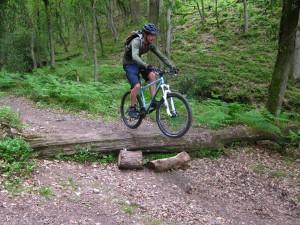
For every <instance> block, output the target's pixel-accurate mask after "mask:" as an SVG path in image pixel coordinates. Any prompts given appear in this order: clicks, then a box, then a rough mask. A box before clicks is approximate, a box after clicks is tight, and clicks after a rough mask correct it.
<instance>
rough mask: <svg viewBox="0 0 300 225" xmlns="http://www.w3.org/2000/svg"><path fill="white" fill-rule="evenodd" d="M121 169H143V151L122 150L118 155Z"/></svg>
mask: <svg viewBox="0 0 300 225" xmlns="http://www.w3.org/2000/svg"><path fill="white" fill-rule="evenodd" d="M118 167H119V169H143V153H142V152H141V151H127V150H126V149H124V150H121V151H120V153H119V157H118Z"/></svg>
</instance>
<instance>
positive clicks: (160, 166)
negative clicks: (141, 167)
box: [147, 152, 191, 172]
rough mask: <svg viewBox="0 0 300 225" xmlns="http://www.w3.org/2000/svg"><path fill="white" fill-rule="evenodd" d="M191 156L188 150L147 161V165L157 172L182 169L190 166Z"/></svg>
mask: <svg viewBox="0 0 300 225" xmlns="http://www.w3.org/2000/svg"><path fill="white" fill-rule="evenodd" d="M190 160H191V157H190V156H189V154H188V153H186V152H181V153H179V154H177V155H176V156H174V157H170V158H165V159H157V160H153V161H150V162H149V163H147V167H148V168H150V169H153V170H155V171H156V172H162V171H167V170H171V169H180V168H186V167H188V163H189V161H190Z"/></svg>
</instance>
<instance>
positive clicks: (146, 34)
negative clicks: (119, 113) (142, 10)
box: [123, 23, 177, 118]
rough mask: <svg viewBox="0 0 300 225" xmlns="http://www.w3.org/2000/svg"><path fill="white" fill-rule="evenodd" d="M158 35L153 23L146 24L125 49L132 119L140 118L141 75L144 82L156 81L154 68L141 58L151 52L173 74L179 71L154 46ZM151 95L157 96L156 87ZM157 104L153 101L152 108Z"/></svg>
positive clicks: (125, 66)
mask: <svg viewBox="0 0 300 225" xmlns="http://www.w3.org/2000/svg"><path fill="white" fill-rule="evenodd" d="M157 34H158V29H157V28H156V26H155V25H154V24H153V23H146V24H145V25H144V27H143V29H142V32H141V34H140V35H138V36H137V37H135V38H133V39H132V41H131V42H130V43H129V44H128V47H126V48H125V53H124V58H123V68H124V70H125V72H126V77H127V79H128V81H129V83H130V85H131V93H130V108H129V113H128V114H129V116H130V117H131V118H138V117H139V111H138V110H137V108H136V105H135V102H136V96H137V94H138V93H139V91H140V88H141V83H140V76H139V73H141V75H142V77H143V79H144V80H146V81H149V82H152V81H155V79H156V78H155V72H154V69H155V68H154V67H153V66H152V65H150V64H148V63H146V62H145V61H143V59H142V58H141V55H143V54H145V53H147V52H148V51H149V50H150V51H152V52H153V53H154V54H155V55H156V56H157V57H158V58H159V59H160V60H161V61H162V62H163V63H164V64H165V65H166V66H168V67H169V68H170V70H172V72H173V73H177V69H176V67H175V66H174V64H173V63H172V62H171V61H170V60H169V59H168V58H167V57H166V56H165V55H163V54H162V53H161V52H160V51H159V50H158V49H157V47H156V46H155V45H154V44H153V43H154V42H155V39H156V35H157ZM150 93H151V96H152V97H153V96H154V95H155V85H152V86H151V87H150ZM156 105H157V102H156V101H153V103H152V104H151V107H156Z"/></svg>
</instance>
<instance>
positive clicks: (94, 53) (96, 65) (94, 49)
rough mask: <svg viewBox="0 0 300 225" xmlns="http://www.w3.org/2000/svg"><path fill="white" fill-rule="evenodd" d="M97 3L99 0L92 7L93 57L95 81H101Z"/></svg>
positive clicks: (94, 0) (94, 1) (95, 0)
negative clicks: (98, 54)
mask: <svg viewBox="0 0 300 225" xmlns="http://www.w3.org/2000/svg"><path fill="white" fill-rule="evenodd" d="M96 2H97V0H93V6H92V15H93V55H94V78H95V81H98V80H99V72H98V60H97V38H96V30H97V22H96Z"/></svg>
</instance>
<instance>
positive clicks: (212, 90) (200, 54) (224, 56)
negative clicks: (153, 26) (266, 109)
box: [172, 1, 300, 111]
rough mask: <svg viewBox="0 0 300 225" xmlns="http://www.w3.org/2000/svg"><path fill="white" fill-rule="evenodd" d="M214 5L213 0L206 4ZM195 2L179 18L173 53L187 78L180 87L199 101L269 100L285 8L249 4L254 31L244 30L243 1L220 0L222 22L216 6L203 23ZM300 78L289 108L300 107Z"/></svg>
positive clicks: (294, 85) (288, 101)
mask: <svg viewBox="0 0 300 225" xmlns="http://www.w3.org/2000/svg"><path fill="white" fill-rule="evenodd" d="M206 5H207V7H208V5H211V6H213V3H212V2H210V3H209V2H207V3H206ZM194 6H195V4H194V3H193V2H191V3H190V4H184V5H183V6H182V8H181V9H179V10H180V11H181V12H183V13H184V12H194V13H193V14H188V15H187V16H178V17H174V23H175V24H176V25H177V26H175V28H174V29H175V31H174V41H173V43H172V51H173V54H172V57H173V60H174V61H175V62H176V63H177V65H178V67H179V68H180V69H181V70H180V71H181V73H182V76H181V77H180V79H178V80H177V81H175V82H174V85H175V86H176V87H177V88H178V89H179V90H180V92H182V93H186V94H188V95H189V96H193V97H194V98H196V99H201V100H203V99H207V98H217V99H220V100H223V101H226V102H239V103H247V104H256V105H257V104H264V103H265V101H266V98H267V94H268V86H269V84H270V81H271V76H272V72H273V68H274V63H275V59H276V54H277V42H278V41H277V39H278V28H279V19H280V13H281V7H280V6H275V7H274V8H273V9H268V8H265V7H264V6H263V7H262V6H261V4H260V3H259V2H257V3H256V2H255V3H253V2H252V3H249V18H250V27H249V32H248V33H246V34H245V33H244V32H243V20H242V19H241V18H242V16H243V15H242V12H243V9H242V8H241V7H242V4H239V3H236V1H226V2H225V1H224V2H220V3H219V9H220V11H219V21H220V23H219V26H217V24H216V19H215V14H214V10H209V9H207V8H206V22H205V24H201V21H200V17H199V15H198V13H197V10H194ZM299 93H300V87H299V82H298V83H297V82H295V81H292V80H291V81H290V82H289V87H288V91H287V94H286V98H285V101H284V108H285V109H286V110H291V111H299V109H300V108H299V106H300V98H299Z"/></svg>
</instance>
